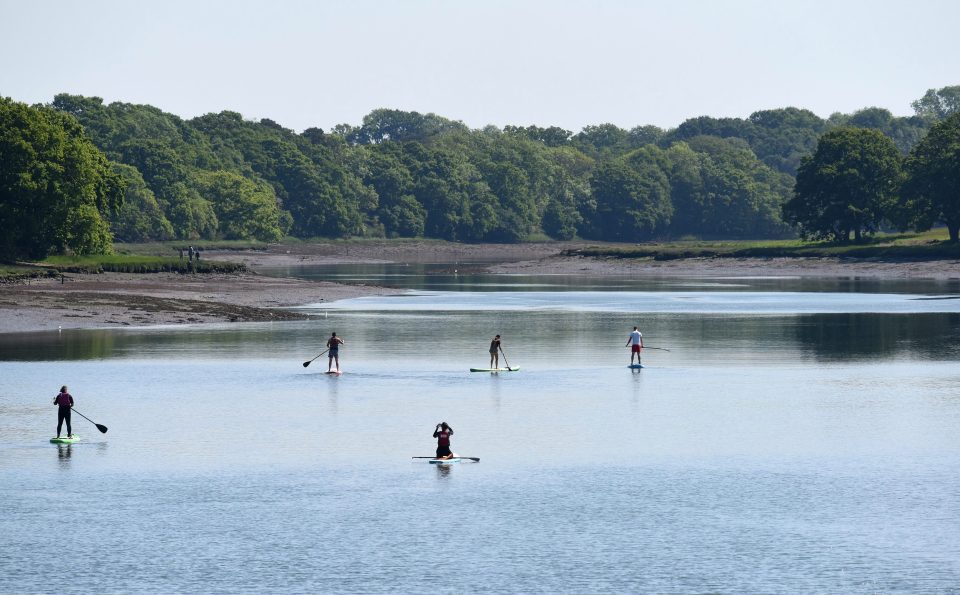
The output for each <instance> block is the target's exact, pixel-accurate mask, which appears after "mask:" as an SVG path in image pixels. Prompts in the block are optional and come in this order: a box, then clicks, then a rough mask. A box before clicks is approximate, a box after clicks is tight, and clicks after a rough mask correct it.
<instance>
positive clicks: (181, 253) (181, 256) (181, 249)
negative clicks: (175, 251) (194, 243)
mask: <svg viewBox="0 0 960 595" xmlns="http://www.w3.org/2000/svg"><path fill="white" fill-rule="evenodd" d="M180 262H183V248H180Z"/></svg>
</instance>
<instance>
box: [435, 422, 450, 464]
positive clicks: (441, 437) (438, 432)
mask: <svg viewBox="0 0 960 595" xmlns="http://www.w3.org/2000/svg"><path fill="white" fill-rule="evenodd" d="M450 436H453V428H451V427H450V426H448V425H447V422H445V421H442V422H440V423H438V424H437V427H436V428H434V430H433V437H434V438H436V439H437V458H438V459H450V458H453V453H452V452H450Z"/></svg>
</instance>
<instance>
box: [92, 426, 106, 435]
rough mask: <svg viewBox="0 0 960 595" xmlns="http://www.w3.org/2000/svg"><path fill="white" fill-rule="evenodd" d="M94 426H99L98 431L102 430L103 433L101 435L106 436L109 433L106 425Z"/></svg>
mask: <svg viewBox="0 0 960 595" xmlns="http://www.w3.org/2000/svg"><path fill="white" fill-rule="evenodd" d="M94 425H95V426H97V429H98V430H100V433H101V434H106V433H107V426H105V425H103V424H94Z"/></svg>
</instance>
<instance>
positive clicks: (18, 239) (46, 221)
mask: <svg viewBox="0 0 960 595" xmlns="http://www.w3.org/2000/svg"><path fill="white" fill-rule="evenodd" d="M122 202H123V184H122V181H121V179H120V177H119V176H118V175H116V174H114V173H113V172H112V171H111V169H110V164H109V162H108V161H107V158H106V157H105V156H104V154H103V153H101V152H100V151H99V150H98V149H97V148H96V147H95V146H94V145H93V143H92V142H90V140H89V139H88V138H87V136H86V134H85V133H84V131H83V127H82V126H81V125H80V123H79V122H77V120H76V119H75V118H73V117H71V116H68V115H67V114H64V113H62V112H58V111H55V110H52V109H49V108H45V107H29V106H27V105H26V104H23V103H17V102H14V101H12V100H10V99H7V98H0V229H2V230H3V234H2V237H0V252H2V254H0V256H2V257H3V258H6V259H15V258H20V257H24V256H26V257H30V258H34V259H40V258H44V257H45V256H47V254H49V253H50V252H51V251H59V252H63V251H66V250H72V251H74V252H76V253H79V254H93V253H107V252H110V251H111V243H112V236H111V235H110V230H109V224H108V221H107V218H108V217H109V216H110V215H111V214H113V213H115V212H116V211H117V210H118V209H119V208H120V206H121V204H122Z"/></svg>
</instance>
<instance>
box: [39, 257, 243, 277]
mask: <svg viewBox="0 0 960 595" xmlns="http://www.w3.org/2000/svg"><path fill="white" fill-rule="evenodd" d="M37 264H38V266H41V267H45V268H49V269H53V270H55V271H57V272H59V273H103V272H106V271H109V272H113V273H233V272H237V271H243V270H245V269H246V267H245V266H244V265H243V264H239V263H235V262H222V261H212V260H194V261H192V262H191V261H190V260H189V259H187V258H186V257H184V258H183V259H182V260H181V259H180V258H179V256H171V257H165V256H148V255H141V254H107V255H93V256H51V257H49V258H47V259H46V260H44V261H42V262H40V263H37Z"/></svg>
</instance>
